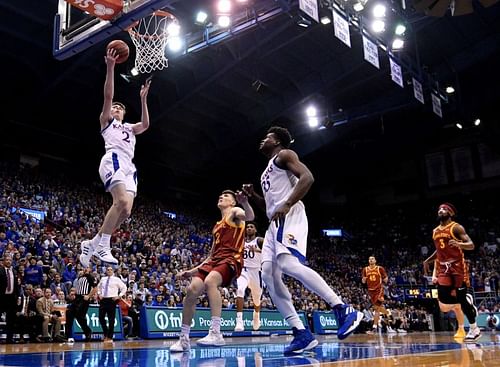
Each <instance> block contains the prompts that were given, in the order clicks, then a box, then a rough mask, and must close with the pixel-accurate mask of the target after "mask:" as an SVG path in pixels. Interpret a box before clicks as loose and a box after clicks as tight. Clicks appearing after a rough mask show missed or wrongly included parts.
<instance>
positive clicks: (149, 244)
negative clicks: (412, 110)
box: [0, 163, 500, 341]
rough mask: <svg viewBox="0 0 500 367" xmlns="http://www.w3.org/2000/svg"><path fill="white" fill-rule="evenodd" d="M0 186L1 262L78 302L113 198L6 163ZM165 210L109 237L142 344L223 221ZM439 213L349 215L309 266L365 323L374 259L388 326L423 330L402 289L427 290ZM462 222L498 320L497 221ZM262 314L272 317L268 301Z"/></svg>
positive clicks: (36, 335)
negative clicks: (89, 248) (426, 263)
mask: <svg viewBox="0 0 500 367" xmlns="http://www.w3.org/2000/svg"><path fill="white" fill-rule="evenodd" d="M0 182H1V184H0V257H1V256H3V255H4V254H10V255H11V256H12V257H13V266H14V268H15V269H17V272H18V282H19V285H20V286H21V289H22V291H23V292H24V293H25V294H26V295H27V296H28V297H32V298H33V299H34V300H36V299H40V298H41V297H47V295H48V294H49V293H50V295H48V298H50V299H51V300H52V301H53V303H54V305H61V304H65V303H68V302H71V301H72V299H73V298H74V295H75V289H74V284H75V279H76V278H77V277H78V274H79V272H82V266H81V265H80V263H79V261H78V260H77V259H78V255H79V251H80V250H79V248H80V242H81V241H82V240H84V239H87V238H91V237H93V236H94V234H95V233H96V231H97V230H98V228H99V226H100V224H101V221H102V219H103V218H104V215H105V211H106V209H107V208H109V206H110V197H109V195H108V194H105V193H104V192H103V190H102V188H101V187H100V185H97V184H94V185H88V184H86V185H84V184H78V183H74V182H70V180H69V179H68V178H65V177H62V176H57V177H56V176H54V175H49V176H47V175H43V174H39V173H38V171H37V170H36V169H33V168H30V167H24V166H17V165H12V164H7V163H0ZM170 205H171V204H170ZM23 209H32V210H39V211H42V212H45V219H44V220H42V221H38V220H37V219H36V218H35V217H34V216H32V215H28V214H26V212H24V211H23ZM169 209H173V208H171V207H169ZM164 210H165V208H164V207H163V204H161V203H160V202H157V201H151V200H148V199H145V198H144V197H142V196H139V198H138V200H136V204H135V206H134V209H133V214H132V216H131V217H130V218H129V219H128V220H127V221H126V222H125V223H124V224H123V225H122V226H121V228H120V229H119V230H117V231H116V232H115V233H114V234H113V237H112V241H111V242H112V252H113V254H114V256H115V257H116V258H117V259H119V264H118V266H117V267H116V275H117V276H118V277H120V278H121V279H122V280H123V282H124V283H125V284H126V285H127V288H128V291H127V294H125V295H124V297H123V299H122V300H121V301H120V308H121V310H122V314H123V315H124V316H125V317H124V318H123V319H124V322H125V323H126V326H127V327H126V329H127V334H128V335H129V336H130V337H133V336H137V335H138V325H139V323H138V321H139V320H138V318H139V309H140V307H142V305H144V304H146V305H164V306H166V307H181V306H182V300H183V296H184V294H185V290H186V286H187V285H188V282H187V281H183V280H180V279H177V278H176V276H175V275H176V273H177V272H179V271H180V270H182V269H188V268H191V267H193V266H196V265H197V264H199V263H200V262H201V261H202V260H203V259H204V258H205V256H207V254H208V253H209V250H210V248H211V246H212V237H211V224H213V223H214V222H215V220H216V219H217V218H211V219H210V218H207V216H205V217H203V216H202V215H201V214H200V213H197V214H196V217H195V216H194V215H193V214H192V213H189V214H190V215H185V216H184V217H183V220H178V219H171V218H169V217H168V216H166V215H164V214H163V211H164ZM432 214H433V213H430V215H427V216H424V217H417V215H416V213H412V214H411V215H409V214H408V212H405V211H403V210H395V211H394V212H392V213H391V212H387V213H381V214H380V215H378V216H372V217H371V218H370V217H367V218H364V219H362V220H361V219H360V218H359V217H356V218H355V217H351V218H350V217H349V216H345V217H343V218H332V219H331V223H332V224H334V225H335V226H336V227H337V228H343V230H344V232H345V234H346V235H345V236H344V237H342V238H329V237H314V236H310V237H311V240H310V244H309V248H308V260H309V264H310V266H311V267H312V268H314V269H316V270H317V271H319V272H320V274H321V275H322V276H323V277H324V278H325V280H326V281H327V282H328V284H330V285H331V286H332V288H333V289H334V290H335V291H336V292H338V293H339V294H340V295H342V297H343V299H344V300H345V302H347V303H351V304H353V305H355V306H356V307H359V309H360V310H362V311H363V312H365V322H367V323H369V322H370V320H371V319H370V317H371V316H370V312H371V311H370V303H369V298H368V295H367V292H366V289H365V288H364V287H363V286H362V283H361V268H362V267H363V266H366V265H367V260H368V257H369V256H370V255H372V254H373V255H375V256H376V258H377V261H378V263H379V264H381V265H383V266H384V267H385V268H386V269H387V271H388V274H389V278H390V280H389V287H388V288H387V294H386V299H387V300H388V302H387V306H388V308H390V309H391V310H393V317H392V319H391V320H390V322H391V323H394V324H395V327H396V328H397V329H401V330H403V329H405V330H409V329H410V330H426V329H428V327H429V325H427V322H428V319H427V318H426V317H425V315H426V312H425V311H423V310H421V309H419V308H418V307H416V308H415V306H411V305H409V304H408V303H407V302H406V300H405V299H404V297H402V295H401V287H402V286H404V285H418V286H426V285H427V278H426V277H424V274H423V273H422V261H423V260H424V258H425V257H426V256H427V255H428V254H430V253H431V252H432V251H433V245H432V241H431V238H432V235H431V233H432V229H433V228H434V226H435V223H436V221H435V219H434V218H433V217H432ZM464 222H465V223H463V224H464V225H465V227H466V229H467V231H468V233H469V234H470V236H471V237H472V238H473V239H474V241H475V242H476V245H477V246H478V249H477V250H475V251H473V252H471V254H470V256H469V255H468V258H469V259H470V269H471V274H472V285H473V287H474V289H475V290H476V291H487V292H493V293H494V294H495V296H494V297H493V298H492V299H490V300H489V301H488V302H489V303H485V304H484V305H483V306H484V308H485V309H487V310H488V311H492V312H493V311H495V312H497V311H499V308H500V303H499V302H498V298H496V297H497V296H498V285H499V284H498V283H499V273H498V269H500V261H499V256H498V255H499V251H500V227H499V224H498V223H500V222H499V221H498V220H496V218H495V217H480V218H478V217H466V219H465V220H464ZM261 232H263V229H262V231H261ZM263 234H264V233H261V235H263ZM104 273H105V268H104V264H100V263H96V264H95V266H94V269H93V274H94V276H96V277H97V278H98V279H99V277H101V276H102V275H103V274H104ZM287 282H288V286H289V289H290V292H291V294H292V297H293V301H294V304H295V306H296V308H297V309H298V310H303V311H305V312H306V313H310V312H311V311H313V310H328V309H329V305H327V304H326V303H325V302H324V301H322V300H321V299H319V297H318V296H316V295H315V294H312V293H310V292H309V291H307V290H305V289H304V288H303V287H302V286H301V285H300V284H299V283H297V282H296V281H294V280H293V279H287ZM221 298H222V299H223V307H226V308H233V307H235V306H234V305H235V299H236V287H235V286H233V287H227V288H223V289H221ZM95 301H96V302H97V301H98V300H97V299H96V300H95ZM198 306H199V307H208V299H207V298H206V296H204V297H200V299H199V302H198ZM252 306H253V305H252V303H251V301H248V300H246V301H245V307H252ZM261 306H262V308H263V309H273V308H274V306H273V303H272V300H271V299H270V298H269V296H268V295H267V293H266V292H265V293H264V296H263V299H262V303H261ZM19 313H20V316H27V317H29V316H32V317H37V316H39V314H40V312H39V310H37V309H36V306H35V308H33V309H31V310H30V311H29V312H28V313H24V314H22V311H20V312H19ZM38 324H43V323H40V322H38ZM42 326H43V325H40V328H38V330H31V331H30V332H31V333H32V336H33V340H36V341H42V340H44V339H45V340H50V338H51V336H49V335H47V333H46V331H45V330H42V329H41V327H42ZM56 337H57V335H55V337H54V338H56Z"/></svg>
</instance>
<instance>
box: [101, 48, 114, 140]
mask: <svg viewBox="0 0 500 367" xmlns="http://www.w3.org/2000/svg"><path fill="white" fill-rule="evenodd" d="M116 59H118V54H117V52H116V50H115V49H114V48H109V49H108V50H107V51H106V56H104V61H105V62H106V80H105V81H104V102H103V104H102V111H101V116H100V117H99V122H100V123H101V130H102V129H104V128H105V127H106V126H107V125H108V123H109V122H110V121H111V120H112V119H113V116H111V105H112V104H113V97H114V94H115V63H116Z"/></svg>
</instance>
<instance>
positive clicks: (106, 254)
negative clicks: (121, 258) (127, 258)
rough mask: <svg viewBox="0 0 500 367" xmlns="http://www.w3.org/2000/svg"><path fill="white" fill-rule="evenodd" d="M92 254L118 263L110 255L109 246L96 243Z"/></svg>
mask: <svg viewBox="0 0 500 367" xmlns="http://www.w3.org/2000/svg"><path fill="white" fill-rule="evenodd" d="M94 255H96V256H97V257H98V258H99V260H101V261H104V262H107V263H110V264H115V265H116V264H118V260H116V259H115V258H114V257H113V255H111V248H110V247H109V246H105V245H98V246H97V247H96V248H95V251H94Z"/></svg>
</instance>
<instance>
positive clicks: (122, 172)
mask: <svg viewBox="0 0 500 367" xmlns="http://www.w3.org/2000/svg"><path fill="white" fill-rule="evenodd" d="M99 176H101V180H102V182H103V183H104V188H105V189H106V191H110V190H111V189H112V188H113V187H114V186H116V185H118V184H124V185H125V189H126V190H127V191H128V192H131V193H132V194H133V195H134V196H135V195H137V170H136V168H135V165H134V163H132V162H131V161H130V159H129V158H128V157H124V156H123V155H119V154H118V153H116V152H108V153H106V154H105V155H104V156H103V157H102V159H101V164H100V165H99Z"/></svg>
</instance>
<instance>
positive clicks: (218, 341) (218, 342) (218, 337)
mask: <svg viewBox="0 0 500 367" xmlns="http://www.w3.org/2000/svg"><path fill="white" fill-rule="evenodd" d="M196 344H198V345H202V346H205V347H210V346H212V347H220V346H223V345H226V341H225V340H224V338H223V337H222V334H221V332H220V331H219V332H218V333H217V332H215V331H213V330H212V328H210V330H209V331H208V335H207V336H205V337H203V338H201V339H198V340H197V341H196Z"/></svg>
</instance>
